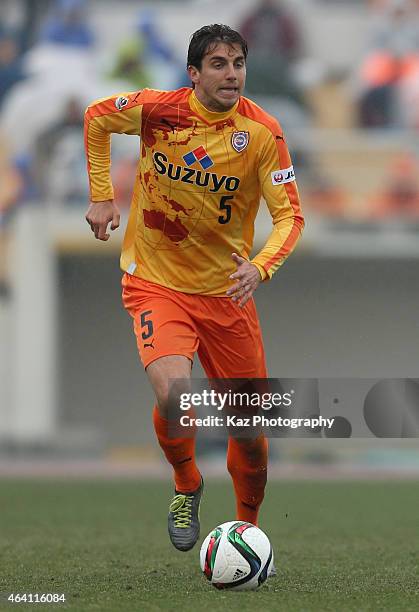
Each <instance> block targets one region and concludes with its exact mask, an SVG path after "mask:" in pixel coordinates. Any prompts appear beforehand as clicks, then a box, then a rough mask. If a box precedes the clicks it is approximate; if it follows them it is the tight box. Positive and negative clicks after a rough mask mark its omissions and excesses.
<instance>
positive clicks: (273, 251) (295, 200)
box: [251, 124, 304, 280]
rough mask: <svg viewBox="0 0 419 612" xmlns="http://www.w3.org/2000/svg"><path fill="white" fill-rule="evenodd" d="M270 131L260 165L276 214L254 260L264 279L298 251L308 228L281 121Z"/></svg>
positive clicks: (264, 190)
mask: <svg viewBox="0 0 419 612" xmlns="http://www.w3.org/2000/svg"><path fill="white" fill-rule="evenodd" d="M276 128H277V129H276V130H275V131H274V130H269V135H268V137H267V140H266V144H265V148H264V151H263V154H262V158H261V162H260V165H259V172H258V173H259V182H260V185H261V190H262V195H263V197H264V199H265V200H266V203H267V205H268V208H269V212H270V213H271V216H272V222H273V229H272V232H271V233H270V235H269V237H268V239H267V241H266V243H265V244H264V246H263V248H262V249H261V251H259V253H258V254H257V255H256V257H254V258H253V259H252V261H251V263H252V264H253V265H254V266H256V267H257V268H258V270H259V272H260V276H261V279H262V280H267V279H270V278H272V275H273V274H274V273H275V272H276V271H277V270H278V268H279V267H280V266H282V264H283V263H284V261H285V260H286V259H287V257H288V256H289V255H290V254H291V253H292V251H293V250H294V248H295V246H296V244H297V242H298V240H299V238H300V236H301V233H302V231H303V229H304V217H303V213H302V211H301V205H300V197H299V193H298V188H297V183H296V181H295V173H294V168H293V165H292V162H291V157H290V154H289V151H288V147H287V145H286V142H285V140H284V136H283V133H282V130H281V127H280V126H279V124H276Z"/></svg>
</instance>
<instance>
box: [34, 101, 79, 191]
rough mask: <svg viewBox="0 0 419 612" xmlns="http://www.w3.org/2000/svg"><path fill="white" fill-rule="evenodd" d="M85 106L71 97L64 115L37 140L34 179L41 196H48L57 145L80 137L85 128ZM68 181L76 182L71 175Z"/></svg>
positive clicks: (64, 109)
mask: <svg viewBox="0 0 419 612" xmlns="http://www.w3.org/2000/svg"><path fill="white" fill-rule="evenodd" d="M83 114H84V108H83V106H82V104H81V102H80V101H79V100H78V99H77V98H76V97H70V98H68V99H67V101H66V102H65V103H64V108H63V112H62V115H61V116H60V117H58V119H57V120H56V121H55V122H54V123H53V124H52V125H50V126H48V127H47V128H46V129H45V130H44V131H42V132H41V133H40V134H39V136H38V137H37V139H36V141H35V146H34V153H33V168H34V172H33V175H34V179H35V182H36V184H37V186H38V190H39V193H40V195H41V197H43V198H45V197H48V195H49V194H48V185H49V177H50V168H51V163H53V160H54V157H55V156H56V152H57V147H58V146H59V145H60V142H61V141H64V140H65V139H66V138H71V137H72V135H76V137H77V138H80V134H81V133H82V130H83ZM67 182H70V183H72V182H74V177H69V178H68V180H67Z"/></svg>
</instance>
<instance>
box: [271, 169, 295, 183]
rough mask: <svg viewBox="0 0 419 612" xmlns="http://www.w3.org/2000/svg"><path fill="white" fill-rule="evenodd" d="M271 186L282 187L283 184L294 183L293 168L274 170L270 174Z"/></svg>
mask: <svg viewBox="0 0 419 612" xmlns="http://www.w3.org/2000/svg"><path fill="white" fill-rule="evenodd" d="M271 178H272V185H284V184H285V183H292V181H295V174H294V167H293V166H290V167H289V168H283V169H282V170H275V171H274V172H271Z"/></svg>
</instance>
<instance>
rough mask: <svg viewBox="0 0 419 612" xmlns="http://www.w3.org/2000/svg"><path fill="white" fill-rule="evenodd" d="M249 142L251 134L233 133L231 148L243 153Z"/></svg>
mask: <svg viewBox="0 0 419 612" xmlns="http://www.w3.org/2000/svg"><path fill="white" fill-rule="evenodd" d="M249 140H250V134H249V132H233V134H232V136H231V146H232V147H233V149H234V150H235V151H237V153H241V152H242V151H244V150H245V148H246V147H247V145H248V144H249Z"/></svg>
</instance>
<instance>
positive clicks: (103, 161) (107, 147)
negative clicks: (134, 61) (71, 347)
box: [84, 92, 142, 240]
mask: <svg viewBox="0 0 419 612" xmlns="http://www.w3.org/2000/svg"><path fill="white" fill-rule="evenodd" d="M140 97H141V94H140V92H135V93H123V94H117V95H115V96H111V97H110V98H103V99H101V100H97V101H96V102H93V103H92V104H91V105H90V106H88V108H87V110H86V113H85V121H84V142H85V149H86V158H87V172H88V175H89V186H90V206H89V209H88V211H87V213H86V221H87V222H88V223H89V225H90V227H91V229H92V232H93V233H94V234H95V237H96V238H97V239H99V240H108V238H109V234H107V233H106V230H107V227H108V224H109V223H111V229H112V230H113V229H116V228H117V227H118V226H119V210H118V207H117V206H116V204H115V203H114V201H113V200H114V192H113V186H112V180H111V174H110V170H111V134H112V133H117V134H134V135H140V130H141V108H142V107H141V102H140Z"/></svg>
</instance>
